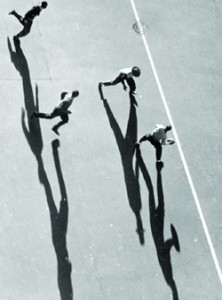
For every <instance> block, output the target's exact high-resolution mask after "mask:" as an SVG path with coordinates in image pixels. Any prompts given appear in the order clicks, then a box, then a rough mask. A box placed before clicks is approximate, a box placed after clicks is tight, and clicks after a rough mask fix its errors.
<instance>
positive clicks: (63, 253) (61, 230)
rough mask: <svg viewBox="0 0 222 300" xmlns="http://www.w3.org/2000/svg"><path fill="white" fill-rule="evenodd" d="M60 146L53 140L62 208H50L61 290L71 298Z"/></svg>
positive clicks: (70, 270)
mask: <svg viewBox="0 0 222 300" xmlns="http://www.w3.org/2000/svg"><path fill="white" fill-rule="evenodd" d="M59 146H60V144H59V140H58V139H56V140H54V141H52V150H53V157H54V163H55V168H56V172H57V177H58V182H59V187H60V193H61V201H60V209H59V212H57V210H56V208H55V205H51V204H52V203H49V209H50V215H51V224H52V240H53V245H54V248H55V252H56V256H57V261H58V285H59V290H60V294H61V299H62V300H69V299H73V290H72V281H71V272H72V265H71V262H70V261H69V255H68V250H67V247H66V234H67V226H68V199H67V192H66V187H65V183H64V179H63V175H62V171H61V165H60V160H59V152H58V148H59Z"/></svg>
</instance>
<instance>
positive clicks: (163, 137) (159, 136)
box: [151, 124, 169, 145]
mask: <svg viewBox="0 0 222 300" xmlns="http://www.w3.org/2000/svg"><path fill="white" fill-rule="evenodd" d="M151 135H152V136H153V138H154V139H155V140H157V141H159V142H160V144H161V145H167V144H169V143H168V142H167V134H166V131H165V126H163V125H162V124H156V128H155V129H154V130H153V131H152V133H151Z"/></svg>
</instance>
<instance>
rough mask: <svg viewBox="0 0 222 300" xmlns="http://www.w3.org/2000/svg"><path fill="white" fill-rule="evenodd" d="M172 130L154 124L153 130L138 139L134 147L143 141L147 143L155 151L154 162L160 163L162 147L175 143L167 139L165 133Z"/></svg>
mask: <svg viewBox="0 0 222 300" xmlns="http://www.w3.org/2000/svg"><path fill="white" fill-rule="evenodd" d="M171 129H172V126H171V125H167V126H163V125H162V124H156V127H155V129H154V130H153V131H152V132H151V133H148V134H146V135H144V136H143V137H141V138H140V139H139V141H138V142H137V143H136V147H139V146H140V144H141V143H142V142H144V141H149V142H150V143H151V144H152V145H153V146H154V147H155V149H156V162H157V163H161V156H162V146H163V145H172V144H174V143H175V141H174V140H173V139H172V138H167V132H168V131H170V130H171Z"/></svg>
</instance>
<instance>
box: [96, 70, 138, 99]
mask: <svg viewBox="0 0 222 300" xmlns="http://www.w3.org/2000/svg"><path fill="white" fill-rule="evenodd" d="M140 74H141V71H140V68H138V67H136V66H135V67H133V68H125V69H121V70H120V71H119V74H118V76H117V77H116V78H115V79H114V80H110V81H103V82H100V83H99V88H101V87H102V85H104V86H110V85H116V84H118V83H120V82H121V83H122V85H123V89H124V91H126V90H127V85H126V83H127V84H128V86H129V88H130V93H133V94H135V93H136V92H135V91H136V83H135V81H134V79H133V77H139V76H140Z"/></svg>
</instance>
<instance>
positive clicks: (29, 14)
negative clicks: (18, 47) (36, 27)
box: [9, 1, 48, 40]
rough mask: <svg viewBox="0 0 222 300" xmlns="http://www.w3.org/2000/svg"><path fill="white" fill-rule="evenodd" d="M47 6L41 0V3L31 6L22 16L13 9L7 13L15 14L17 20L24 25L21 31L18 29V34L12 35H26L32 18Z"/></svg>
mask: <svg viewBox="0 0 222 300" xmlns="http://www.w3.org/2000/svg"><path fill="white" fill-rule="evenodd" d="M47 6H48V3H47V2H46V1H43V2H42V3H41V5H38V6H33V8H31V9H30V10H29V11H28V12H27V13H26V14H25V16H24V17H22V16H20V15H19V14H18V13H17V12H16V11H15V10H13V11H11V12H10V13H9V15H13V16H15V17H16V18H17V19H18V20H19V22H20V23H21V24H22V25H23V26H24V28H23V29H22V31H20V32H19V33H18V34H16V35H15V36H14V39H15V40H16V39H19V38H21V37H23V36H26V35H27V34H29V32H30V31H31V27H32V22H33V19H34V18H35V17H36V16H39V15H40V12H41V11H42V9H45V8H46V7H47Z"/></svg>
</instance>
